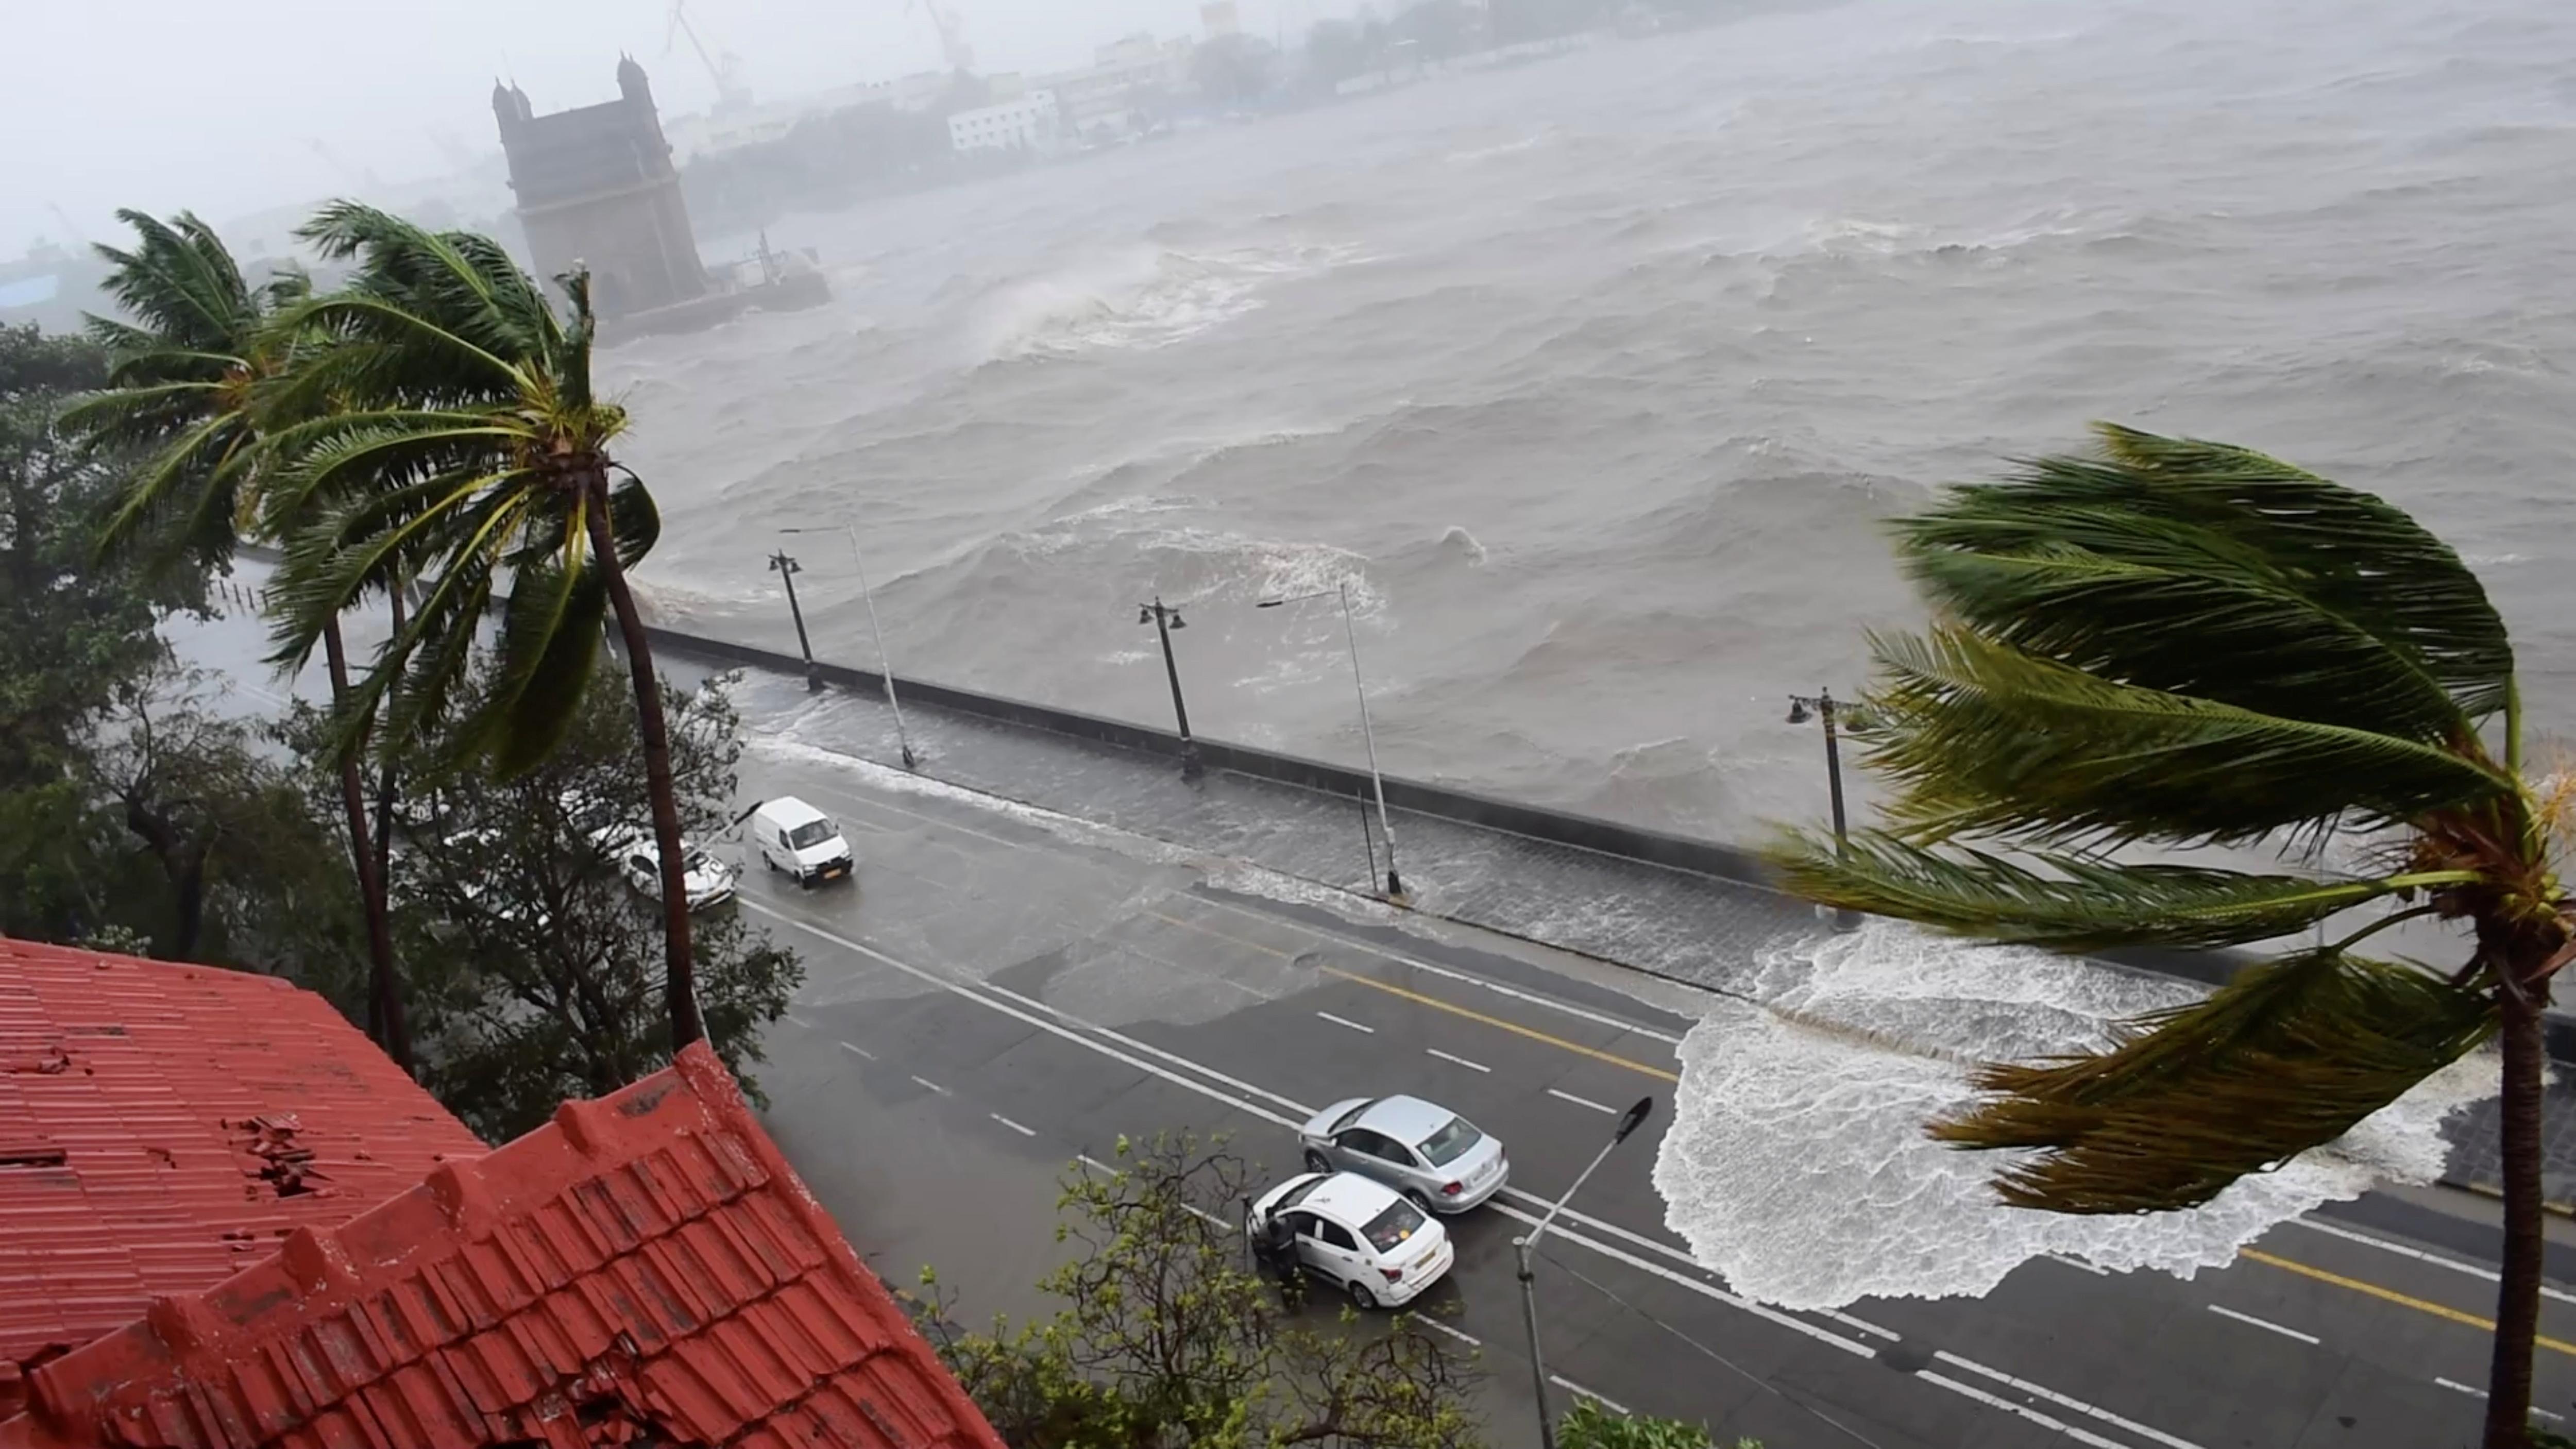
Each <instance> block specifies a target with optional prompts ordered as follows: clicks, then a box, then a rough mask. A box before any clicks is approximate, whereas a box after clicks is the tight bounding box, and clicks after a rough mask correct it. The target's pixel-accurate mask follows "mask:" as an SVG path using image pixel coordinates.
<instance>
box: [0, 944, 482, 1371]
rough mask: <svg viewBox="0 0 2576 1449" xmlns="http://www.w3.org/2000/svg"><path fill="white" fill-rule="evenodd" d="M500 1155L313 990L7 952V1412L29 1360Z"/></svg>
mask: <svg viewBox="0 0 2576 1449" xmlns="http://www.w3.org/2000/svg"><path fill="white" fill-rule="evenodd" d="M484 1150H485V1148H484V1144H483V1143H482V1142H481V1141H480V1140H479V1139H477V1138H476V1137H475V1136H474V1134H473V1133H472V1132H469V1131H467V1130H466V1128H465V1125H464V1124H463V1123H461V1122H459V1121H457V1120H456V1119H455V1118H454V1117H452V1116H450V1115H449V1114H448V1112H447V1110H446V1109H445V1108H443V1107H441V1106H439V1105H438V1102H437V1101H436V1100H435V1099H434V1098H432V1097H431V1096H430V1095H429V1094H428V1093H427V1092H425V1091H422V1090H421V1089H420V1087H419V1086H418V1085H417V1084H416V1083H414V1082H413V1081H412V1080H411V1078H409V1077H407V1076H405V1075H404V1074H403V1073H402V1071H401V1070H400V1069H398V1068H397V1067H395V1066H394V1064H393V1063H392V1062H390V1061H388V1060H386V1058H385V1057H384V1055H383V1054H382V1053H381V1052H379V1051H377V1050H376V1048H375V1047H374V1046H373V1045H372V1044H371V1043H369V1042H368V1041H367V1039H366V1037H365V1036H364V1035H363V1034H361V1033H360V1032H359V1031H358V1030H357V1029H356V1028H354V1027H352V1026H350V1025H349V1024H348V1022H346V1021H344V1020H342V1019H341V1017H340V1015H339V1013H338V1012H336V1011H333V1010H332V1009H331V1006H330V1004H329V1003H328V1002H326V1001H324V1000H323V999H322V998H321V997H318V996H315V995H314V994H312V993H311V992H309V991H301V990H298V989H296V988H295V987H293V986H290V985H288V984H287V983H285V982H283V981H280V980H277V979H275V978H273V977H267V976H253V975H249V974H246V973H243V972H239V971H224V970H219V969H216V968H214V967H209V966H185V965H175V964H172V963H170V962H165V961H139V960H135V959H133V958H131V957H124V956H102V955H97V954H95V953H92V952H87V951H71V950H65V949H62V948H59V947H53V946H38V945H31V944H29V943H27V942H23V941H12V940H7V939H0V1414H7V1413H8V1412H10V1410H11V1409H12V1408H13V1407H14V1406H15V1402H14V1401H15V1399H16V1397H17V1393H18V1390H19V1387H20V1366H21V1365H24V1364H28V1363H30V1362H33V1361H37V1360H40V1359H42V1358H45V1357H48V1356H50V1355H52V1354H55V1353H60V1352H63V1351H66V1350H69V1349H73V1348H77V1347H79V1346H80V1345H81V1344H84V1343H87V1342H89V1341H90V1340H92V1339H94V1338H97V1337H98V1336H99V1335H101V1334H104V1333H110V1332H113V1331H114V1330H116V1329H119V1328H122V1327H124V1326H125V1325H126V1324H128V1323H131V1322H133V1321H134V1320H135V1319H136V1318H139V1317H141V1316H142V1314H143V1311H144V1308H145V1307H146V1306H147V1305H148V1304H149V1303H150V1302H151V1300H152V1299H153V1298H154V1297H156V1296H159V1295H162V1294H170V1293H195V1292H200V1291H202V1290H204V1289H206V1288H210V1287H212V1286H214V1285H215V1284H216V1283H219V1282H221V1281H223V1280H224V1279H225V1278H227V1277H230V1276H231V1275H232V1274H234V1273H235V1272H238V1271H239V1270H240V1269H242V1268H244V1267H247V1266H248V1265H250V1264H252V1263H255V1262H257V1261H259V1260H260V1259H261V1258H264V1257H266V1256H268V1255H270V1254H272V1253H274V1252H276V1251H277V1248H278V1245H279V1244H280V1242H282V1241H283V1240H284V1238H285V1236H286V1234H287V1233H288V1231H289V1230H291V1229H293V1228H296V1227H299V1226H307V1225H310V1226H320V1227H331V1226H336V1225H337V1224H339V1223H342V1222H345V1221H346V1220H348V1219H349V1218H352V1217H354V1216H356V1215H357V1214H358V1213H360V1212H362V1211H364V1210H366V1209H367V1208H369V1207H372V1206H373V1205H375V1204H376V1203H379V1202H382V1201H383V1200H384V1199H386V1198H389V1197H391V1196H393V1195H394V1194H395V1193H397V1192H401V1191H403V1190H404V1189H405V1188H407V1187H410V1186H411V1185H413V1184H415V1183H417V1182H419V1181H420V1179H421V1178H422V1177H423V1176H425V1175H427V1174H428V1172H429V1171H430V1169H432V1168H434V1167H436V1166H438V1165H439V1163H440V1162H442V1161H445V1160H447V1159H450V1158H457V1157H472V1156H477V1155H479V1154H481V1153H482V1152H483V1151H484Z"/></svg>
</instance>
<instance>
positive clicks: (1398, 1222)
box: [1360, 1198, 1428, 1253]
mask: <svg viewBox="0 0 2576 1449" xmlns="http://www.w3.org/2000/svg"><path fill="white" fill-rule="evenodd" d="M1427 1221H1428V1219H1426V1218H1424V1217H1423V1216H1422V1212H1421V1210H1420V1209H1418V1208H1416V1207H1415V1206H1414V1205H1413V1204H1411V1203H1409V1202H1406V1201H1405V1200H1404V1199H1402V1198H1397V1199H1396V1200H1395V1201H1394V1202H1392V1203H1390V1204H1388V1205H1387V1209H1386V1211H1385V1212H1382V1213H1379V1214H1378V1215H1377V1216H1376V1217H1374V1218H1371V1219H1369V1225H1368V1226H1367V1227H1365V1228H1362V1229H1360V1231H1361V1233H1362V1234H1364V1235H1365V1236H1366V1237H1367V1238H1368V1240H1369V1246H1370V1247H1372V1248H1375V1249H1377V1250H1378V1251H1379V1252H1381V1253H1391V1252H1394V1251H1395V1250H1396V1248H1397V1247H1399V1246H1401V1245H1402V1244H1403V1243H1404V1241H1405V1240H1406V1239H1407V1238H1410V1237H1412V1236H1413V1235H1414V1234H1415V1233H1418V1232H1420V1231H1422V1225H1423V1223H1425V1222H1427Z"/></svg>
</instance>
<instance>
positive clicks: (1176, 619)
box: [1172, 609, 1190, 629]
mask: <svg viewBox="0 0 2576 1449" xmlns="http://www.w3.org/2000/svg"><path fill="white" fill-rule="evenodd" d="M1172 627H1173V628H1175V629H1186V628H1188V627H1190V621H1189V620H1187V619H1184V618H1182V617H1181V611H1180V610H1178V609H1174V610H1172Z"/></svg>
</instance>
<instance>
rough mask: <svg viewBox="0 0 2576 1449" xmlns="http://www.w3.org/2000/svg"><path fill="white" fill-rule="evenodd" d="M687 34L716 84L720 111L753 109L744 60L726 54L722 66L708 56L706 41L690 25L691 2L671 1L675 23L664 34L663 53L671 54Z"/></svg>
mask: <svg viewBox="0 0 2576 1449" xmlns="http://www.w3.org/2000/svg"><path fill="white" fill-rule="evenodd" d="M683 35H685V36H687V37H688V38H689V48H690V49H691V50H694V51H696V52H697V53H698V60H699V62H700V63H701V64H703V65H704V66H706V68H707V75H708V77H709V78H710V79H712V80H714V81H715V83H716V106H715V108H716V109H717V110H718V111H739V110H743V109H745V108H747V107H748V106H750V104H751V87H750V86H748V85H745V84H744V83H743V79H742V57H740V56H738V55H735V54H734V53H733V52H732V51H726V52H725V57H724V61H723V63H722V64H718V63H717V61H716V58H715V57H714V56H713V55H710V54H708V53H707V45H706V42H705V41H703V40H700V39H698V30H697V27H696V26H694V25H691V24H690V23H689V6H688V0H671V24H670V26H669V28H668V29H666V30H665V31H664V32H663V34H662V53H663V54H664V55H669V54H670V53H671V51H672V48H673V47H675V46H677V45H678V44H679V43H680V37H681V36H683Z"/></svg>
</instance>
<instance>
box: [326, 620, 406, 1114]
mask: <svg viewBox="0 0 2576 1449" xmlns="http://www.w3.org/2000/svg"><path fill="white" fill-rule="evenodd" d="M322 655H323V658H324V659H326V660H328V661H329V663H330V666H331V703H332V706H333V707H334V708H335V709H336V708H337V707H338V706H339V704H340V702H341V701H342V700H345V699H347V698H348V697H349V651H348V648H347V646H345V645H344V644H342V643H341V641H340V622H339V621H338V620H337V619H334V620H332V621H331V622H330V623H328V624H326V625H324V626H323V628H322ZM340 805H341V808H342V810H344V811H345V812H346V813H347V815H348V817H349V819H348V824H349V860H350V863H351V864H352V865H353V866H355V867H356V868H357V872H358V900H359V902H360V904H361V905H363V906H364V907H365V909H366V913H367V965H368V972H367V1030H368V1032H369V1034H371V1035H373V1036H374V1037H375V1039H376V1044H377V1045H378V1046H381V1047H383V1048H384V1049H385V1055H386V1056H389V1057H391V1058H393V1059H394V1065H395V1066H398V1067H400V1068H402V1069H403V1070H404V1071H406V1072H408V1071H410V1070H411V1032H410V1030H409V1028H408V1027H407V1026H406V1025H405V1024H404V1021H403V1004H402V983H401V980H400V978H398V977H397V976H396V975H395V974H394V930H393V919H392V914H391V912H390V911H389V910H388V909H387V906H386V902H385V882H384V878H383V877H382V876H381V875H379V874H378V873H377V870H376V852H375V850H374V849H373V847H372V846H370V845H369V843H368V838H367V787H366V782H365V781H364V780H363V779H361V778H360V777H359V774H358V752H356V751H352V752H351V753H350V754H349V756H348V758H346V759H344V760H342V761H341V762H340Z"/></svg>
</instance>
